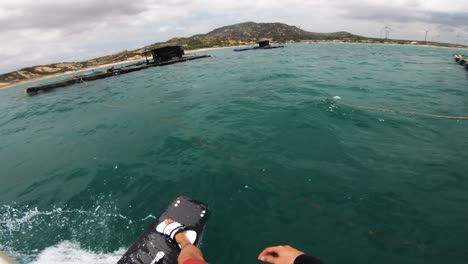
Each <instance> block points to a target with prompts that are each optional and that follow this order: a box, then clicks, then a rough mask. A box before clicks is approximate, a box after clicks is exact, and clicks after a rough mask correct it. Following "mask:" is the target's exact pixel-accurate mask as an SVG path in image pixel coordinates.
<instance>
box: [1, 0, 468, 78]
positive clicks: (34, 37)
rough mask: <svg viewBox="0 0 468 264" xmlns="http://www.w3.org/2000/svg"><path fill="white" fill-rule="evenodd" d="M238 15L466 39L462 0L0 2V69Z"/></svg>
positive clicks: (180, 32) (70, 57)
mask: <svg viewBox="0 0 468 264" xmlns="http://www.w3.org/2000/svg"><path fill="white" fill-rule="evenodd" d="M246 21H254V22H283V23H286V24H290V25H296V26H301V28H302V29H305V30H308V31H313V32H335V31H348V32H351V33H354V34H358V35H364V36H369V37H379V36H381V32H382V28H383V27H384V26H387V25H388V26H389V27H390V28H391V31H390V37H391V38H401V39H414V40H424V35H425V30H430V31H429V33H428V40H434V41H438V40H440V41H442V42H452V43H455V42H456V41H457V35H458V36H459V37H458V41H459V42H463V43H465V44H467V41H468V0H391V1H388V0H387V1H384V0H260V1H255V0H248V1H247V0H222V1H221V0H220V1H214V0H211V1H210V0H0V73H4V72H7V71H12V70H16V69H19V68H22V67H25V66H32V65H38V64H47V63H52V62H61V61H79V60H83V59H88V58H93V57H96V56H100V55H106V54H110V53H114V52H117V51H122V50H130V49H135V48H139V47H142V46H144V45H148V44H152V43H154V42H159V41H165V40H168V39H169V38H172V37H176V36H191V35H193V34H198V33H206V32H208V31H210V30H212V29H215V28H217V27H220V26H225V25H230V24H234V23H240V22H246Z"/></svg>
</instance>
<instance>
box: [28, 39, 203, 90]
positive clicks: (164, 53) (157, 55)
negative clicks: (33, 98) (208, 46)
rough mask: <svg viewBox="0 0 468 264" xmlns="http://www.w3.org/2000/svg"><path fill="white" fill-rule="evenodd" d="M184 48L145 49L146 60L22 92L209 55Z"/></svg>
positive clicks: (50, 88) (62, 85)
mask: <svg viewBox="0 0 468 264" xmlns="http://www.w3.org/2000/svg"><path fill="white" fill-rule="evenodd" d="M183 54H184V50H183V49H182V48H181V47H180V46H168V47H162V48H158V49H152V50H148V51H145V56H146V61H145V62H139V63H136V64H132V65H127V66H124V67H121V68H116V69H114V67H111V68H108V69H107V71H105V72H95V73H90V74H83V75H78V76H74V77H71V78H69V79H66V80H63V81H60V82H56V83H51V84H44V85H38V86H34V87H29V88H26V89H24V93H25V94H27V95H36V94H38V93H39V92H47V91H50V90H52V89H55V88H60V87H65V86H69V85H73V84H77V83H82V82H87V81H94V80H99V79H104V78H109V77H112V76H116V75H122V74H126V73H130V72H134V71H140V70H144V69H147V68H150V67H159V66H167V65H171V64H175V63H181V62H186V61H192V60H197V59H202V58H209V57H211V56H210V55H201V56H187V57H183ZM148 55H151V56H152V57H153V58H152V60H149V59H148Z"/></svg>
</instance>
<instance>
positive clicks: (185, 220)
mask: <svg viewBox="0 0 468 264" xmlns="http://www.w3.org/2000/svg"><path fill="white" fill-rule="evenodd" d="M207 213H208V205H207V204H204V203H202V202H198V201H195V200H192V199H190V198H188V197H186V196H179V197H177V199H175V200H174V201H173V202H172V203H171V204H170V205H169V207H168V208H167V209H166V210H165V211H164V212H163V213H162V214H161V215H160V216H159V217H158V218H157V219H156V220H155V221H154V222H153V223H152V224H151V225H150V226H148V227H147V228H146V229H145V231H144V232H143V234H141V235H140V237H139V238H138V239H137V240H136V241H135V243H133V245H132V246H131V247H130V248H129V249H128V250H127V252H126V253H125V254H124V255H123V256H122V258H121V259H120V260H119V262H118V264H124V263H125V264H130V263H131V264H156V263H158V264H176V263H177V257H178V256H179V253H180V248H179V246H178V245H177V244H176V243H171V242H170V241H169V240H168V239H167V237H166V236H164V235H162V234H160V233H158V232H156V226H157V225H158V224H159V223H161V222H162V221H164V220H165V219H172V220H174V221H176V222H179V223H181V224H183V225H185V226H187V228H188V229H192V230H195V231H196V232H197V234H198V236H197V240H199V238H200V236H201V234H202V232H203V228H204V227H205V224H206V221H207ZM197 243H198V241H196V242H195V244H197ZM158 252H163V253H164V257H163V258H162V259H161V260H159V261H156V259H157V258H156V255H157V254H158Z"/></svg>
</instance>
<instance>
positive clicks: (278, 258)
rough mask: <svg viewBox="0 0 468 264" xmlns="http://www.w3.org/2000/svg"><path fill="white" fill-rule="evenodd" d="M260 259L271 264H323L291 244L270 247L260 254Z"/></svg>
mask: <svg viewBox="0 0 468 264" xmlns="http://www.w3.org/2000/svg"><path fill="white" fill-rule="evenodd" d="M258 259H259V260H260V261H263V262H267V263H271V264H322V262H321V261H320V260H318V259H316V258H314V257H312V256H308V255H305V254H304V252H302V251H299V250H297V249H295V248H293V247H290V246H276V247H268V248H266V249H264V250H263V251H262V253H260V255H258Z"/></svg>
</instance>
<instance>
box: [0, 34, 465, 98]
mask: <svg viewBox="0 0 468 264" xmlns="http://www.w3.org/2000/svg"><path fill="white" fill-rule="evenodd" d="M300 43H308V42H307V41H303V42H295V43H292V44H300ZM311 43H317V44H358V45H390V46H407V47H426V48H444V49H459V50H468V48H452V47H441V46H431V45H422V44H414V45H409V44H393V43H357V42H330V41H317V42H312V41H311ZM246 46H252V45H238V46H229V47H213V48H203V49H195V50H187V51H185V54H191V53H196V52H201V51H210V50H220V49H230V48H238V47H246ZM138 61H144V60H126V61H121V62H116V63H109V64H103V65H99V66H96V67H90V68H86V69H83V70H79V71H74V72H67V73H58V74H52V75H48V76H44V77H40V78H36V79H31V80H27V81H21V82H17V83H11V84H7V85H3V86H2V83H0V90H2V89H7V88H11V87H15V86H17V85H21V84H27V83H31V82H37V81H42V80H47V79H51V78H55V77H60V76H64V75H68V74H74V73H80V72H85V71H92V70H97V69H101V68H106V67H111V66H116V65H121V64H125V63H131V62H138Z"/></svg>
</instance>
